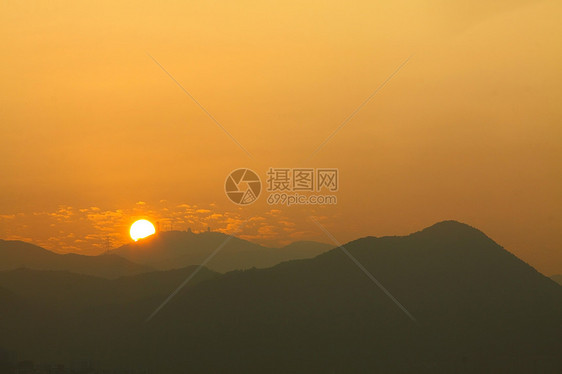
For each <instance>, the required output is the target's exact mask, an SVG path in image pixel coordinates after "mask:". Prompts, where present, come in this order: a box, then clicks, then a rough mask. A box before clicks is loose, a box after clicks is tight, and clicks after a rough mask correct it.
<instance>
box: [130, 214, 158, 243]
mask: <svg viewBox="0 0 562 374" xmlns="http://www.w3.org/2000/svg"><path fill="white" fill-rule="evenodd" d="M129 233H130V234H131V238H132V239H133V240H134V241H137V240H139V239H142V238H146V237H147V236H150V235H153V234H154V233H156V229H155V228H154V225H153V224H152V222H150V221H147V220H145V219H141V220H138V221H136V222H135V223H133V224H132V225H131V230H130V231H129Z"/></svg>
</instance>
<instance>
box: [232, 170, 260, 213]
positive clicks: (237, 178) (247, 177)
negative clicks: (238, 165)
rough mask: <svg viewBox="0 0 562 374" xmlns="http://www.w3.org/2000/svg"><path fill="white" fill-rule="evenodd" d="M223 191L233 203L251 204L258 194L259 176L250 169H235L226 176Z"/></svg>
mask: <svg viewBox="0 0 562 374" xmlns="http://www.w3.org/2000/svg"><path fill="white" fill-rule="evenodd" d="M224 191H225V192H226V196H228V198H229V199H230V201H232V202H233V203H235V204H238V205H248V204H251V203H253V202H254V201H256V200H257V198H258V196H259V195H260V192H261V181H260V177H259V176H258V175H257V174H256V173H255V172H253V171H252V170H250V169H236V170H234V171H233V172H231V173H230V174H229V175H228V177H227V178H226V182H225V184H224Z"/></svg>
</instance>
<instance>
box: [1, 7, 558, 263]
mask: <svg viewBox="0 0 562 374" xmlns="http://www.w3.org/2000/svg"><path fill="white" fill-rule="evenodd" d="M561 15H562V4H561V3H560V2H558V1H542V2H534V1H496V2H494V4H493V5H490V4H488V2H487V1H473V2H466V4H465V5H460V4H459V2H446V1H442V0H439V1H438V0H433V1H412V0H404V1H393V2H387V4H380V3H375V2H372V1H357V2H350V3H348V2H346V3H345V4H344V2H340V1H312V2H306V4H305V3H304V2H301V1H277V2H276V1H237V2H227V1H222V2H221V1H217V2H199V3H194V2H180V1H177V2H176V1H164V2H161V1H158V2H157V1H148V2H143V3H142V4H139V3H138V2H134V1H130V2H117V3H116V2H114V1H99V2H91V3H88V5H85V3H84V2H61V1H55V2H49V4H46V3H43V2H38V3H37V4H32V3H31V4H30V3H28V2H25V4H24V2H18V1H4V2H2V5H1V6H0V31H1V34H2V59H0V80H1V82H2V90H1V98H0V100H1V101H2V105H1V108H2V109H1V111H0V131H1V134H2V136H1V137H0V159H1V160H2V161H0V176H1V178H0V191H1V192H2V194H1V195H0V237H1V238H20V239H25V240H28V241H31V242H34V243H37V244H40V245H44V246H45V247H47V248H50V249H54V250H57V251H61V252H66V251H78V252H81V253H88V254H91V253H99V252H100V251H101V250H102V249H103V245H104V244H103V238H105V237H106V236H110V237H111V238H112V242H113V243H114V244H115V245H117V244H120V243H123V242H124V241H126V240H128V238H127V227H128V225H129V224H130V223H131V222H132V221H133V220H134V219H136V218H138V217H146V218H150V219H152V220H160V221H161V222H169V221H170V220H173V222H174V225H175V226H174V227H175V228H177V229H186V228H187V227H188V226H190V227H193V228H196V229H205V228H206V227H207V225H210V226H211V227H212V228H213V229H216V230H224V231H229V230H233V229H234V228H235V227H236V226H237V225H238V224H240V222H243V221H246V220H250V223H249V224H247V225H246V226H245V227H244V231H243V233H242V236H244V237H246V238H248V239H251V240H256V241H260V242H262V243H265V244H268V245H277V244H281V243H286V242H288V241H291V240H296V239H315V240H323V241H328V239H327V238H325V237H324V236H323V234H322V233H321V232H318V229H317V228H316V226H314V224H312V223H311V222H310V221H309V219H308V217H309V216H310V215H311V214H314V215H316V216H319V217H322V218H323V222H324V224H325V225H326V227H327V228H328V229H329V230H330V231H331V232H332V233H333V235H334V236H335V237H336V238H338V240H339V241H341V242H346V241H348V240H352V239H355V238H357V237H360V236H365V235H377V236H380V235H395V234H406V233H409V232H412V231H415V230H419V229H421V228H423V227H425V226H428V225H430V224H432V223H435V222H437V221H440V220H444V219H457V220H460V221H463V222H466V223H468V224H471V225H473V226H476V227H478V228H480V229H481V230H483V231H484V232H485V233H487V234H488V235H489V236H491V237H492V238H493V239H495V240H496V241H497V242H499V243H500V244H501V245H503V246H505V247H506V248H507V249H509V250H510V251H512V252H514V253H515V254H516V255H518V256H519V257H521V258H522V259H524V260H525V261H527V262H529V263H531V264H532V265H533V266H535V267H537V268H538V269H539V270H541V271H543V272H545V273H547V274H551V273H562V238H561V236H560V233H561V232H562V214H561V208H562V195H561V193H560V191H562V176H561V175H562V173H561V171H562V125H561V124H562V122H561V119H562V106H560V99H562V73H561V70H560V66H562V49H561V48H560V46H561V45H562V25H561V24H560V22H559V20H560V18H561ZM147 53H149V54H150V55H152V56H154V57H155V58H156V59H157V60H158V61H159V62H160V63H161V64H162V65H163V66H164V67H165V68H166V69H167V70H168V71H169V72H170V73H171V74H172V75H173V76H174V77H175V78H176V79H177V80H178V81H179V82H181V84H182V85H183V86H184V87H185V88H186V89H188V90H189V91H190V92H191V94H192V95H193V96H194V97H196V98H197V100H198V101H199V102H200V103H201V104H202V105H204V106H205V108H207V110H208V111H209V112H210V113H212V115H213V116H214V117H215V118H216V119H217V120H218V121H220V123H221V124H222V125H224V127H225V128H227V129H228V131H229V132H230V133H232V134H233V135H234V137H235V138H236V139H237V140H238V141H239V142H240V143H241V144H243V146H244V147H245V148H246V149H247V150H248V151H249V152H250V153H251V154H252V156H253V159H250V158H249V157H247V155H246V154H245V153H244V152H243V151H241V150H240V149H239V148H238V147H237V146H236V144H235V143H234V142H232V140H231V139H230V138H229V137H228V136H227V135H225V133H223V132H222V131H221V129H219V128H218V127H217V126H216V125H215V124H214V123H213V122H212V121H211V120H210V119H209V117H208V116H207V115H206V114H205V113H204V112H203V111H202V110H201V109H200V108H199V107H198V106H197V105H196V104H195V103H194V102H193V101H191V99H190V98H189V97H187V95H185V94H184V93H183V92H182V91H181V90H180V89H179V88H178V86H176V85H175V83H174V82H173V81H172V80H171V79H170V78H169V77H168V76H167V75H166V74H165V73H164V72H163V71H162V70H161V69H160V68H159V67H158V66H157V65H156V64H155V63H154V62H153V61H152V60H151V58H150V57H149V56H148V54H147ZM411 55H413V57H412V58H411V60H410V61H409V62H408V64H407V65H406V66H405V67H404V68H403V69H402V70H401V71H400V72H399V73H398V74H396V76H395V77H394V78H393V79H392V80H391V81H390V82H389V83H388V84H387V85H386V86H385V87H384V88H383V89H382V90H381V91H380V92H379V93H378V94H377V95H376V96H375V97H374V98H373V100H372V101H371V102H369V103H368V104H367V105H366V106H365V107H364V108H362V109H361V111H359V112H358V113H357V115H356V116H355V117H354V118H353V119H352V120H351V121H350V122H349V123H348V124H347V125H346V126H345V127H344V128H343V129H342V130H341V131H340V132H339V133H338V134H337V135H336V136H334V138H333V139H331V140H330V141H329V142H328V143H327V145H326V146H325V147H323V148H322V150H321V151H320V152H319V153H318V154H317V155H315V156H314V157H312V158H311V159H309V160H307V158H308V157H309V156H310V154H311V153H312V151H313V150H314V149H315V148H316V147H317V146H318V145H320V144H321V143H322V142H323V141H324V139H326V137H328V136H329V135H330V133H331V132H332V131H333V130H334V129H335V128H337V127H338V126H339V125H340V123H341V122H342V121H343V120H344V119H345V118H346V117H347V116H349V115H350V114H351V113H352V112H353V111H354V110H355V109H356V108H357V107H358V106H359V105H360V104H361V103H362V102H363V100H365V98H367V97H368V96H369V95H370V94H371V93H372V92H373V91H374V90H375V88H376V87H377V86H379V84H380V83H381V82H382V81H384V80H385V79H386V78H387V77H388V76H389V75H390V74H391V73H392V72H393V71H394V70H395V69H396V68H397V67H398V66H399V65H400V64H401V63H402V62H403V61H404V60H405V59H406V58H407V57H408V56H411ZM305 160H306V161H305ZM270 166H273V167H337V168H339V170H340V191H339V192H338V204H337V205H336V206H331V207H316V208H314V209H312V208H310V207H289V208H287V207H282V206H275V207H271V206H268V205H267V204H266V202H265V201H264V199H261V200H259V201H258V202H256V203H255V204H253V205H251V206H248V207H243V208H239V207H237V206H235V205H233V204H232V203H231V202H230V201H229V200H228V199H227V198H226V196H225V194H224V191H223V183H224V180H225V178H226V175H227V174H228V173H229V172H230V171H231V170H233V169H236V168H239V167H249V168H251V169H253V170H255V171H256V172H258V173H259V174H260V176H262V177H264V176H265V172H266V170H267V169H268V168H269V167H270ZM163 224H164V223H163Z"/></svg>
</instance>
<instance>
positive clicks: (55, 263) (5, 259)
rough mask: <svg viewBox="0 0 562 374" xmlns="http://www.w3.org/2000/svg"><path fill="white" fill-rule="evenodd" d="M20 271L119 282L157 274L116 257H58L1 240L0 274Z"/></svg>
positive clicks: (111, 255)
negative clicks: (58, 272)
mask: <svg viewBox="0 0 562 374" xmlns="http://www.w3.org/2000/svg"><path fill="white" fill-rule="evenodd" d="M18 268H29V269H36V270H61V271H72V272H75V273H81V274H88V275H95V276H99V277H104V278H117V277H120V276H125V275H133V274H140V273H144V272H147V271H151V270H153V269H151V268H150V267H147V266H144V265H138V264H134V263H132V262H130V261H128V260H126V259H124V258H122V257H120V256H117V255H113V254H104V255H100V256H84V255H79V254H75V253H67V254H58V253H54V252H51V251H48V250H46V249H44V248H41V247H39V246H36V245H33V244H29V243H25V242H22V241H17V240H0V271H3V270H13V269H18Z"/></svg>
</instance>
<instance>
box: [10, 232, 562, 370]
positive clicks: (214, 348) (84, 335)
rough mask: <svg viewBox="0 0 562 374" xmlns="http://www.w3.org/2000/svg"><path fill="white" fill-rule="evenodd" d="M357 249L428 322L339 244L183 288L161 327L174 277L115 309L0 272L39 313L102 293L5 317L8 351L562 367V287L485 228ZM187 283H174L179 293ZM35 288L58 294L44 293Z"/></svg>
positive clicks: (186, 359) (141, 280)
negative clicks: (45, 295)
mask: <svg viewBox="0 0 562 374" xmlns="http://www.w3.org/2000/svg"><path fill="white" fill-rule="evenodd" d="M345 247H346V249H347V250H348V251H349V252H350V253H351V254H352V255H353V256H354V257H355V258H356V259H357V260H358V261H359V262H360V263H361V264H362V266H364V267H365V268H366V269H367V270H368V271H369V272H370V273H372V275H373V276H374V277H375V278H376V279H377V280H378V281H380V283H381V284H383V285H384V286H385V287H386V288H387V289H388V291H389V292H391V293H392V295H393V296H394V297H396V299H397V300H399V301H400V302H401V303H402V304H403V305H404V307H406V308H407V309H408V311H409V312H410V313H411V314H412V315H413V316H414V317H415V318H416V322H413V321H411V320H410V319H409V318H408V317H407V316H406V315H405V314H404V313H403V312H402V311H401V310H400V309H399V308H398V307H397V306H396V305H395V304H394V303H393V302H392V300H390V298H389V297H388V296H387V295H385V294H384V293H383V292H382V291H381V290H380V289H379V288H378V287H377V285H376V284H375V283H374V282H373V281H372V280H371V279H369V278H368V277H367V276H366V275H365V274H364V273H363V272H362V271H361V270H360V269H359V268H358V267H357V265H356V264H355V263H353V262H352V261H351V260H350V259H349V258H348V257H347V256H346V255H345V253H343V251H342V250H341V249H339V248H336V249H332V250H330V251H328V252H326V253H323V254H321V255H319V256H317V257H315V258H313V259H302V260H293V261H288V262H284V263H281V264H279V265H276V266H274V267H271V268H266V269H250V270H244V271H232V272H229V273H226V274H223V275H216V274H215V275H212V276H210V277H209V278H207V279H205V280H204V281H200V282H199V283H197V284H190V285H189V286H188V287H186V288H185V289H183V290H182V291H181V292H179V293H178V294H177V295H176V296H175V297H174V298H173V299H172V300H171V301H170V302H169V303H168V304H167V305H166V306H165V307H164V308H163V309H162V310H161V311H160V312H159V314H157V315H156V317H155V318H154V319H153V320H151V321H150V322H149V323H145V320H146V317H147V316H148V315H150V313H152V312H153V311H154V310H155V309H156V308H157V307H158V306H159V305H161V303H162V301H163V299H164V298H165V293H160V294H159V295H157V296H154V294H152V293H151V292H149V293H148V294H146V295H142V294H139V293H137V292H139V291H138V290H143V289H145V288H146V287H147V286H149V285H151V284H154V282H156V280H150V279H149V278H150V277H152V276H154V277H156V278H159V277H161V276H166V277H167V276H168V275H170V274H173V272H171V273H170V272H158V273H151V274H152V275H151V274H143V275H139V276H136V277H127V278H126V279H125V278H123V279H119V280H115V281H104V282H106V286H103V287H106V288H105V290H101V291H99V292H100V293H101V294H102V295H104V294H106V293H108V294H111V293H112V292H114V291H112V290H111V288H116V289H119V287H121V286H117V284H118V283H119V282H120V281H124V282H125V283H126V285H125V286H122V287H124V288H122V289H123V290H128V291H123V295H135V294H136V295H139V297H136V296H135V297H131V298H129V299H127V298H126V297H125V298H124V299H123V301H124V302H123V303H119V302H115V301H113V302H109V303H107V302H104V303H103V304H100V303H99V302H98V301H96V300H99V299H100V298H103V297H105V296H93V295H95V294H96V293H95V292H94V293H92V292H90V291H87V288H88V287H91V286H88V284H89V283H90V281H89V280H87V279H86V280H80V279H79V278H78V277H75V276H73V277H74V278H73V279H74V280H73V281H71V282H68V283H66V285H65V286H53V285H51V286H48V285H49V284H51V282H53V281H51V280H49V278H51V277H50V276H49V274H40V276H37V275H26V271H21V270H20V271H19V273H18V272H12V273H11V275H9V276H8V278H11V277H12V276H13V275H14V274H16V275H17V277H21V278H22V279H20V280H18V281H17V282H19V283H18V284H20V285H21V284H22V282H23V284H25V287H24V288H22V287H21V286H18V287H16V286H15V283H10V282H13V280H12V281H8V279H7V278H3V277H4V276H5V274H4V275H2V274H0V288H1V287H5V288H6V289H7V290H8V291H9V292H13V293H15V294H16V295H18V296H20V297H22V298H24V300H26V302H29V303H34V301H33V300H36V301H35V302H37V303H38V304H33V305H40V304H43V305H49V303H52V301H50V299H49V298H47V299H45V300H42V301H41V298H42V297H43V296H42V293H44V292H47V293H50V292H56V290H57V289H60V290H62V289H65V290H66V291H61V294H62V296H61V299H60V300H57V301H56V303H60V304H61V305H70V304H72V302H73V300H76V299H79V297H80V294H81V293H82V292H83V293H84V294H86V295H88V294H89V295H92V296H91V297H92V298H95V300H92V301H91V303H90V304H91V306H90V307H89V308H88V307H87V306H88V302H87V301H84V300H82V301H79V303H80V304H82V305H83V306H84V308H81V309H80V311H77V309H73V308H69V309H67V308H60V309H58V310H56V312H54V313H50V312H48V310H50V309H51V308H50V307H49V308H44V309H40V311H41V313H40V317H32V315H29V316H26V315H25V313H20V314H18V315H15V316H11V317H10V318H8V319H5V320H2V319H0V325H1V323H3V324H5V325H6V326H18V327H17V330H15V331H17V333H12V334H10V335H9V336H8V335H7V336H4V335H2V334H0V346H2V347H5V349H9V350H10V351H15V352H20V353H21V354H22V355H25V356H26V357H30V358H33V359H34V360H37V361H39V360H43V361H46V360H60V361H65V360H70V359H73V358H77V357H88V358H91V359H93V360H95V361H96V362H98V363H99V364H100V366H103V367H106V368H116V367H128V368H138V369H150V370H152V371H153V372H154V373H159V372H166V373H185V372H186V370H187V369H186V368H188V370H189V371H193V372H206V373H215V372H237V373H265V372H266V373H288V372H290V373H326V372H328V373H367V372H369V373H370V372H381V373H452V372H454V373H498V372H508V373H560V372H562V370H561V369H562V357H560V352H561V351H562V341H561V339H560V336H562V287H560V286H559V285H557V284H556V283H555V282H552V281H551V280H550V279H548V278H547V277H545V276H543V275H542V274H540V273H539V272H537V271H536V270H535V269H533V268H532V267H530V266H529V265H527V264H526V263H524V262H523V261H521V260H519V259H518V258H517V257H515V256H513V255H512V254H511V253H509V252H507V251H506V250H505V249H503V248H502V247H500V246H499V245H498V244H496V243H495V242H494V241H492V240H491V239H490V238H488V237H487V236H486V235H484V234H483V233H482V232H481V231H478V230H476V229H474V228H472V227H470V226H467V225H464V224H461V223H458V222H454V221H446V222H441V223H438V224H436V225H433V226H431V227H429V228H427V229H425V230H422V231H420V232H416V233H413V234H411V235H408V236H403V237H382V238H375V237H366V238H362V239H358V240H355V241H352V242H350V243H348V244H346V245H345ZM34 273H35V272H34ZM185 275H187V274H186V273H184V274H182V276H179V274H178V278H176V279H175V280H174V281H173V282H170V283H169V284H167V286H166V287H163V288H168V286H170V290H169V292H172V291H173V290H174V289H175V288H176V287H177V286H176V285H173V283H181V279H182V278H183V277H184V276H185ZM59 276H60V274H59V275H56V276H54V277H53V279H54V278H56V277H59ZM17 277H16V278H17ZM63 278H64V277H63ZM26 279H27V280H28V281H29V284H28V283H26V282H27V281H26ZM55 283H56V282H55ZM33 284H36V285H38V286H39V287H41V284H46V285H47V286H45V287H47V288H46V289H45V290H44V291H34V287H33ZM72 285H74V287H76V289H74V290H68V288H70V287H71V286H72ZM103 287H102V288H103ZM157 288H160V287H157ZM47 289H50V290H47ZM132 289H136V290H137V291H130V290H132ZM26 290H27V291H26ZM80 290H84V291H80ZM96 292H98V291H96ZM34 293H35V294H34ZM24 295H25V297H24ZM0 296H1V295H0ZM112 297H114V296H110V297H108V299H111V298H112ZM86 299H87V297H86ZM39 301H40V302H39ZM51 305H52V304H51ZM34 310H35V309H34ZM37 319H38V320H37Z"/></svg>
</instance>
